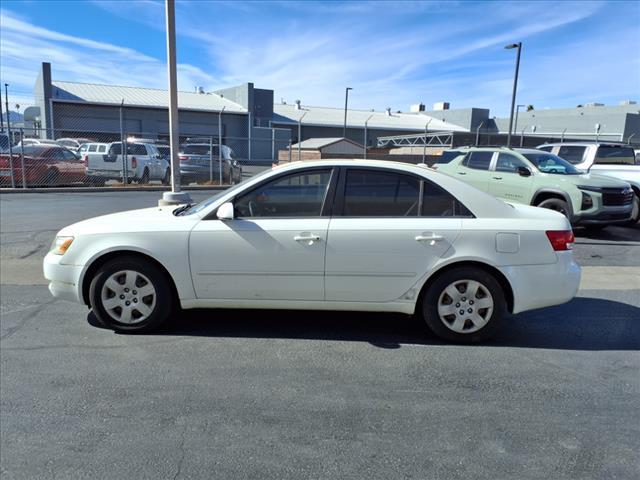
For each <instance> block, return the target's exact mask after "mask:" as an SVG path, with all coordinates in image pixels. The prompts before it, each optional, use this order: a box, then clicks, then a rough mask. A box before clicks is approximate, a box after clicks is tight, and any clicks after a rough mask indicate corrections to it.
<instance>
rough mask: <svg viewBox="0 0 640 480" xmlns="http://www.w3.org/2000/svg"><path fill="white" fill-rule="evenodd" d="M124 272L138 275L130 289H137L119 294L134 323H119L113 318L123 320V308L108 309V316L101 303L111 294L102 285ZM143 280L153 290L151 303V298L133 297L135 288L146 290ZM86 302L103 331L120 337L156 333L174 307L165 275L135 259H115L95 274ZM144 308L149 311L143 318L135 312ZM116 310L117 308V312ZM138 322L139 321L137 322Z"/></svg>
mask: <svg viewBox="0 0 640 480" xmlns="http://www.w3.org/2000/svg"><path fill="white" fill-rule="evenodd" d="M124 271H130V272H135V273H136V274H137V275H136V278H135V280H136V283H134V284H133V285H138V287H136V286H133V288H130V289H129V290H128V291H126V293H125V291H121V292H120V293H121V294H122V295H123V296H125V295H126V297H125V299H123V301H129V300H130V304H131V309H130V311H131V318H132V320H133V322H134V323H125V322H122V321H118V319H117V318H115V317H114V315H115V316H118V315H120V316H121V317H122V318H124V316H125V312H123V310H122V308H121V307H118V306H116V307H115V308H111V309H110V311H111V313H109V312H108V311H107V308H105V305H104V303H103V293H109V294H110V293H114V291H113V290H111V289H110V288H109V287H107V288H106V289H105V290H103V287H105V283H106V282H107V281H108V280H110V279H112V276H114V275H116V274H118V272H124ZM125 277H126V275H125ZM143 277H144V278H143ZM120 278H122V277H120ZM145 279H146V280H148V281H149V283H150V284H151V285H152V287H153V289H154V290H155V292H154V294H153V297H154V298H153V302H151V300H150V297H151V295H149V296H146V297H143V298H137V297H136V294H137V292H136V290H135V288H140V289H143V288H146V287H147V285H146V284H144V283H141V282H142V281H144V280H145ZM138 281H140V283H138ZM118 283H120V282H118ZM125 287H126V285H125V284H122V288H123V289H124V288H125ZM138 295H139V294H138ZM116 297H120V296H119V295H113V296H111V297H109V298H107V300H109V299H114V300H116V301H118V302H120V300H118V299H116ZM130 297H131V298H130ZM120 298H121V297H120ZM134 299H135V300H134ZM89 301H90V304H91V308H92V309H93V313H94V314H95V316H96V318H97V319H98V321H99V322H100V323H101V324H102V325H104V326H105V327H107V328H111V329H112V330H115V331H116V332H121V333H146V332H150V331H152V330H155V329H157V328H158V327H159V326H160V325H162V324H163V323H164V322H165V321H166V320H167V318H168V317H169V315H170V314H171V313H172V312H173V307H174V304H175V299H174V296H173V291H172V289H171V287H170V285H169V279H167V277H166V275H165V274H164V272H162V271H161V270H160V269H159V268H158V267H156V266H155V265H154V264H153V263H151V262H149V261H147V260H144V259H141V258H139V257H135V256H122V257H118V258H115V259H113V260H111V261H109V262H107V263H105V264H104V265H103V266H101V267H100V268H99V269H98V271H97V272H96V273H95V275H94V277H93V279H91V285H90V286H89ZM134 301H135V302H136V303H135V304H134V303H133V302H134ZM120 303H122V302H120ZM127 305H129V304H127ZM145 305H146V307H147V308H146V310H149V313H147V314H146V315H143V314H141V313H140V312H141V310H137V308H139V307H143V306H145ZM138 306H139V307H138ZM118 308H120V310H119V311H118ZM136 312H137V313H136ZM136 316H137V318H136ZM142 317H145V318H142ZM140 318H142V319H141V320H139V319H140Z"/></svg>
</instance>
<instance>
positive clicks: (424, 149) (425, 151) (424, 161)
mask: <svg viewBox="0 0 640 480" xmlns="http://www.w3.org/2000/svg"><path fill="white" fill-rule="evenodd" d="M431 120H433V118H430V119H429V121H428V122H427V124H426V125H425V126H424V142H423V145H422V163H427V127H428V126H429V124H430V123H431Z"/></svg>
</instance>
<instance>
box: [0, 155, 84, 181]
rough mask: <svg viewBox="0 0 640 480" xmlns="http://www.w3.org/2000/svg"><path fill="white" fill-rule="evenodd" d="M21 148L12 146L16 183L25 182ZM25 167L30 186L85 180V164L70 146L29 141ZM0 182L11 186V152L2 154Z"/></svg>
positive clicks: (0, 156) (0, 157) (0, 159)
mask: <svg viewBox="0 0 640 480" xmlns="http://www.w3.org/2000/svg"><path fill="white" fill-rule="evenodd" d="M21 153H22V150H21V149H20V147H14V148H13V159H12V165H13V176H14V180H15V185H16V187H21V186H22V168H23V167H22V159H21ZM24 170H25V179H26V181H27V186H30V187H34V186H41V185H66V184H70V183H77V182H84V181H85V180H86V178H87V175H86V165H85V164H84V162H82V160H81V159H79V158H78V157H77V156H76V155H75V154H74V153H73V152H72V151H71V150H69V149H67V148H64V147H59V146H55V145H26V146H25V147H24ZM0 185H2V186H5V187H6V186H11V170H10V168H9V154H8V153H6V154H2V155H0Z"/></svg>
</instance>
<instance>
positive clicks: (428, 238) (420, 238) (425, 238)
mask: <svg viewBox="0 0 640 480" xmlns="http://www.w3.org/2000/svg"><path fill="white" fill-rule="evenodd" d="M415 238H416V241H417V242H429V245H435V244H436V243H437V242H441V241H442V240H444V237H443V236H441V235H417V236H416V237H415Z"/></svg>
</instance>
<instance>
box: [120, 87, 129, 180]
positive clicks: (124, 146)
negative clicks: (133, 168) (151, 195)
mask: <svg viewBox="0 0 640 480" xmlns="http://www.w3.org/2000/svg"><path fill="white" fill-rule="evenodd" d="M123 110H124V98H123V99H122V102H121V103H120V153H121V154H122V183H123V185H125V186H126V185H127V183H128V182H127V180H128V178H127V177H128V175H127V173H128V172H127V139H126V137H125V136H124V111H123Z"/></svg>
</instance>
